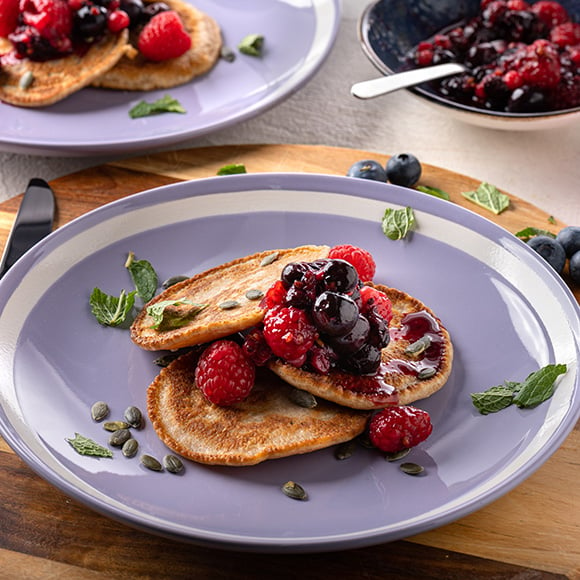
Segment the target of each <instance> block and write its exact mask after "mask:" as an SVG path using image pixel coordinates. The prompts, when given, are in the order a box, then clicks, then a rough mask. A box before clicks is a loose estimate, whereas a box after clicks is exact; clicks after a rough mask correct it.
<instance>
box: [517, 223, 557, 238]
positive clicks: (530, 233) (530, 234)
mask: <svg viewBox="0 0 580 580" xmlns="http://www.w3.org/2000/svg"><path fill="white" fill-rule="evenodd" d="M514 235H515V236H516V237H517V238H520V240H522V241H524V242H527V241H528V240H529V239H531V238H534V237H536V236H548V237H550V238H555V237H556V235H555V234H553V233H552V232H550V231H548V230H544V229H542V228H535V227H533V226H528V227H527V228H524V229H523V230H520V231H519V232H516V233H515V234H514Z"/></svg>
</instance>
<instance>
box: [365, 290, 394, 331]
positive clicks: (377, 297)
mask: <svg viewBox="0 0 580 580" xmlns="http://www.w3.org/2000/svg"><path fill="white" fill-rule="evenodd" d="M360 295H361V299H362V312H363V314H365V313H366V312H368V310H369V309H370V308H374V309H375V310H376V312H377V313H378V314H379V315H380V316H381V317H382V318H384V319H385V321H386V322H387V324H389V323H390V322H391V319H392V318H393V305H392V303H391V301H390V299H389V297H388V296H387V295H386V294H383V293H382V292H380V291H379V290H377V289H376V288H372V287H371V286H363V287H362V288H361V289H360Z"/></svg>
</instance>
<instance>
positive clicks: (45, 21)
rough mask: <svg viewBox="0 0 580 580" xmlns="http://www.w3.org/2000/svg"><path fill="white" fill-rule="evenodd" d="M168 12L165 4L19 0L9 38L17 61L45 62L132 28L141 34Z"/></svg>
mask: <svg viewBox="0 0 580 580" xmlns="http://www.w3.org/2000/svg"><path fill="white" fill-rule="evenodd" d="M168 10H169V6H167V4H165V3H164V2H152V3H148V4H146V5H144V4H143V2H142V1H141V0H20V4H19V14H18V18H17V20H16V23H15V26H14V27H13V28H12V30H10V31H8V32H7V34H6V36H7V37H8V39H9V40H10V41H11V42H12V44H13V46H14V54H15V56H16V57H17V58H28V59H30V60H34V61H39V62H42V61H47V60H52V59H57V58H62V57H64V56H67V55H69V54H71V53H77V54H80V55H82V54H83V53H84V52H85V51H86V50H87V49H88V48H89V47H90V46H91V45H92V44H93V43H95V42H98V41H99V40H100V39H102V38H103V36H104V35H105V34H107V33H110V34H118V33H120V32H121V31H122V30H124V29H125V28H130V29H131V32H132V33H135V34H137V35H138V34H139V32H140V30H141V29H142V28H143V27H144V26H145V25H146V24H147V22H148V21H149V20H151V18H152V17H153V16H155V15H156V14H159V13H160V12H164V11H168ZM2 57H3V59H4V60H6V59H7V58H10V55H2Z"/></svg>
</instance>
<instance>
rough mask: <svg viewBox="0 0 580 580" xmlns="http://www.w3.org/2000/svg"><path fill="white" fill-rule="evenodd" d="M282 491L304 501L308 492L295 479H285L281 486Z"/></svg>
mask: <svg viewBox="0 0 580 580" xmlns="http://www.w3.org/2000/svg"><path fill="white" fill-rule="evenodd" d="M282 491H283V492H284V493H285V494H286V495H287V496H288V497H290V498H292V499H298V500H301V501H306V500H307V499H308V494H307V493H306V491H305V490H304V488H303V487H302V486H301V485H300V484H299V483H296V482H295V481H287V482H286V483H285V484H284V485H283V486H282Z"/></svg>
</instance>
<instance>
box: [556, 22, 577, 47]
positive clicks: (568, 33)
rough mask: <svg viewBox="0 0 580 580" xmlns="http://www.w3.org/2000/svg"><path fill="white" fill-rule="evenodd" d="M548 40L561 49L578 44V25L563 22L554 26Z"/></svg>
mask: <svg viewBox="0 0 580 580" xmlns="http://www.w3.org/2000/svg"><path fill="white" fill-rule="evenodd" d="M550 40H551V41H552V42H553V43H554V44H556V45H558V46H559V47H561V48H564V47H565V46H574V45H576V44H580V24H576V23H575V22H564V24H558V26H554V28H552V30H551V32H550Z"/></svg>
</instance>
